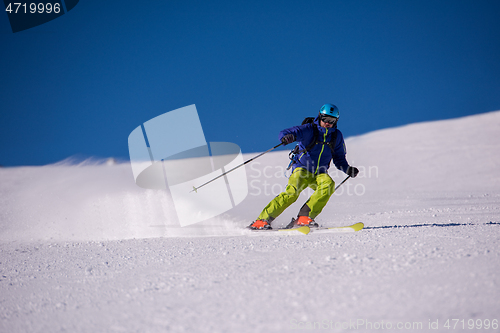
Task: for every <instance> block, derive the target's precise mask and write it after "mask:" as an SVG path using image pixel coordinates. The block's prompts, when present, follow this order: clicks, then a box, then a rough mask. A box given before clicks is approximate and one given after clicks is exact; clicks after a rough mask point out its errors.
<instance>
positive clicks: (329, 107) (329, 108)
mask: <svg viewBox="0 0 500 333" xmlns="http://www.w3.org/2000/svg"><path fill="white" fill-rule="evenodd" d="M319 115H320V116H330V117H335V118H337V119H338V118H339V117H340V113H339V108H338V107H336V106H335V105H333V104H325V105H323V106H322V107H321V109H319Z"/></svg>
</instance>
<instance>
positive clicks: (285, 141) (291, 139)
mask: <svg viewBox="0 0 500 333" xmlns="http://www.w3.org/2000/svg"><path fill="white" fill-rule="evenodd" d="M294 141H295V135H293V134H287V135H285V136H284V137H282V138H281V143H282V144H284V145H285V146H286V145H287V144H289V143H292V142H294Z"/></svg>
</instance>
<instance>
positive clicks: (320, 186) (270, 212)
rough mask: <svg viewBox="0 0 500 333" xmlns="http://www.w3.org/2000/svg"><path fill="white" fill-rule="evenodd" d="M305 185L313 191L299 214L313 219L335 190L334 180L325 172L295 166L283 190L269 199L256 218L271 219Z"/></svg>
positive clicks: (286, 206) (284, 207)
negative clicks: (317, 172)
mask: <svg viewBox="0 0 500 333" xmlns="http://www.w3.org/2000/svg"><path fill="white" fill-rule="evenodd" d="M307 187H310V188H311V189H313V190H314V193H313V194H312V195H311V197H310V198H309V200H307V202H306V203H305V205H304V206H303V207H302V209H301V210H300V212H299V215H309V217H310V218H311V219H315V218H316V216H318V215H319V213H321V211H322V210H323V208H324V207H325V205H326V204H327V202H328V200H330V197H331V196H332V194H333V192H334V191H335V182H334V181H333V179H332V178H331V177H330V175H328V174H327V173H320V174H318V175H314V174H312V173H311V172H309V171H307V170H306V169H304V168H296V169H295V170H294V171H293V173H292V175H291V176H290V178H289V179H288V185H287V186H286V189H285V191H284V192H281V193H280V194H278V196H276V197H275V198H274V199H273V200H271V202H270V203H269V204H268V205H267V206H266V207H265V208H264V210H263V211H262V213H260V215H259V217H258V220H267V221H272V220H274V219H275V218H277V217H278V216H279V215H280V214H281V213H283V211H284V210H285V209H287V208H288V206H290V205H291V204H293V203H294V202H295V201H296V200H297V199H298V197H299V195H300V192H302V191H303V190H305V189H306V188H307Z"/></svg>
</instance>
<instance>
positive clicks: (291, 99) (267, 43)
mask: <svg viewBox="0 0 500 333" xmlns="http://www.w3.org/2000/svg"><path fill="white" fill-rule="evenodd" d="M499 17H500V1H498V0H495V1H486V0H470V1H460V0H450V1H440V0H431V1H401V0H380V1H305V0H304V1H294V0H286V1H234V0H231V1H184V0H182V1H154V2H144V1H127V0H124V1H97V0H85V1H80V3H79V4H78V5H77V6H76V7H75V8H74V9H73V10H71V11H70V12H68V13H67V14H65V15H63V16H61V17H59V18H58V19H55V20H53V21H51V22H48V23H46V24H43V25H40V26H38V27H35V28H32V29H29V30H26V31H22V32H18V33H15V34H14V33H12V31H11V29H10V26H9V22H8V17H7V14H6V13H4V14H0V38H1V45H2V52H1V53H0V60H1V66H0V74H1V78H2V79H1V89H0V126H1V131H0V152H1V153H0V165H4V166H16V165H43V164H48V163H54V162H57V161H60V160H63V159H65V158H67V157H70V156H74V155H78V156H80V157H90V156H94V157H99V158H105V157H116V158H119V159H128V146H127V138H128V135H129V133H130V132H131V131H132V130H133V129H134V128H136V127H137V126H138V125H140V124H141V123H143V122H145V121H147V120H149V119H151V118H153V117H155V116H157V115H160V114H162V113H164V112H167V111H170V110H174V109H177V108H180V107H183V106H187V105H190V104H196V106H197V109H198V113H199V115H200V119H201V123H202V126H203V128H204V132H205V137H206V139H207V141H224V142H234V143H236V144H238V145H239V146H240V147H241V148H242V151H243V152H244V153H250V152H258V151H264V150H266V149H268V148H270V147H272V146H274V145H276V144H277V143H278V139H277V136H278V132H279V131H280V130H282V129H283V128H287V127H290V126H293V125H296V124H300V122H301V121H302V119H303V118H304V117H306V116H314V115H316V114H317V111H318V109H319V108H320V107H321V105H322V104H324V103H334V104H336V105H337V106H338V107H339V109H340V113H341V119H340V122H339V128H340V129H341V130H342V131H343V133H344V136H346V137H349V136H353V135H359V134H362V133H366V132H369V131H372V130H376V129H380V128H387V127H394V126H399V125H403V124H407V123H413V122H420V121H427V120H436V119H446V118H454V117H460V116H465V115H470V114H475V113H482V112H487V111H493V110H498V109H500V19H499ZM181 126H184V128H185V131H186V135H189V131H190V124H189V119H186V120H185V122H184V123H183V124H181ZM464 135H466V133H464Z"/></svg>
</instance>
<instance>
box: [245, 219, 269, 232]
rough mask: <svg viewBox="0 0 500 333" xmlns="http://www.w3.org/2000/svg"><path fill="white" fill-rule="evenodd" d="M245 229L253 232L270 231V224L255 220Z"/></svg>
mask: <svg viewBox="0 0 500 333" xmlns="http://www.w3.org/2000/svg"><path fill="white" fill-rule="evenodd" d="M247 228H249V229H253V230H265V229H272V228H271V224H270V223H269V222H268V221H266V220H257V221H255V222H254V223H252V224H250V225H249V226H248V227H247Z"/></svg>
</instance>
